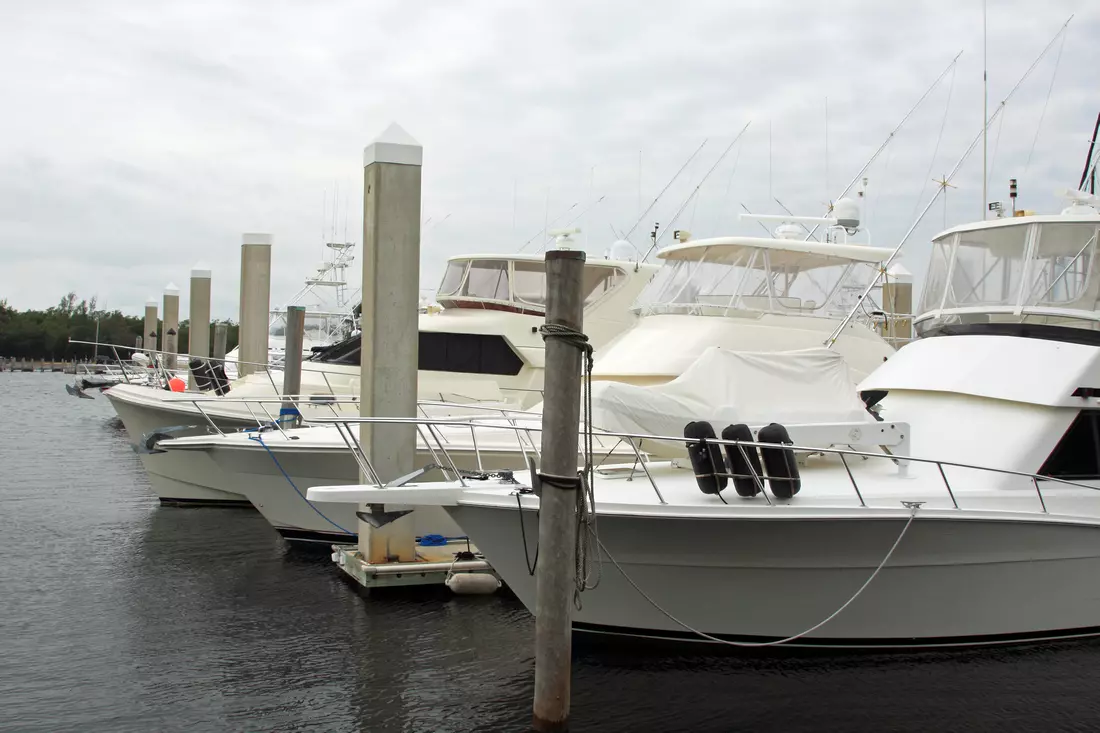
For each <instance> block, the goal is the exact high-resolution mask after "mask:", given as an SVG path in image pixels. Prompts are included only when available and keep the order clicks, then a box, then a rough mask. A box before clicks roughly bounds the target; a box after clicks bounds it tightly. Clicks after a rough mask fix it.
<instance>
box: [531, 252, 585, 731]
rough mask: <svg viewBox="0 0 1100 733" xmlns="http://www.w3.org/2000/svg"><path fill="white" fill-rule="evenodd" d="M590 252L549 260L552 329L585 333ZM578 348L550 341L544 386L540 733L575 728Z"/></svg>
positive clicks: (553, 255)
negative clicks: (572, 688)
mask: <svg viewBox="0 0 1100 733" xmlns="http://www.w3.org/2000/svg"><path fill="white" fill-rule="evenodd" d="M584 260H585V257H584V252H581V251H578V250H551V251H549V252H547V253H546V323H547V325H553V326H564V327H566V328H569V329H572V330H574V331H577V332H580V331H581V330H582V327H583V325H584V324H583V318H584V315H583V313H584V299H583V297H582V295H581V281H582V278H583V275H584ZM582 356H583V353H582V352H581V350H580V349H579V348H577V346H576V345H575V344H572V343H568V342H567V341H565V340H563V339H561V338H548V339H546V361H545V364H546V368H545V376H544V381H543V394H544V400H543V413H542V465H541V466H540V468H539V472H540V473H541V474H543V475H544V476H550V477H558V478H556V479H554V478H551V479H548V480H547V479H544V480H543V481H542V495H541V497H540V498H539V560H538V567H537V568H536V569H535V587H536V596H535V704H534V719H533V724H534V728H535V730H537V731H540V732H543V731H562V730H566V729H567V728H568V726H569V697H570V674H571V664H572V659H573V654H572V652H573V644H572V641H573V637H572V633H573V625H572V622H573V593H574V590H575V588H576V583H575V576H576V567H575V565H576V561H575V559H576V549H577V547H576V545H577V501H578V498H579V497H578V489H577V488H576V481H577V443H578V440H579V436H578V432H579V425H580V410H581V407H580V406H581V357H582Z"/></svg>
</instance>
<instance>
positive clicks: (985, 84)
mask: <svg viewBox="0 0 1100 733" xmlns="http://www.w3.org/2000/svg"><path fill="white" fill-rule="evenodd" d="M985 21H986V0H982V120H983V121H987V120H989V46H988V29H987V28H986V22H985ZM988 129H989V123H988V122H986V124H985V126H984V127H982V221H985V206H986V203H987V202H988V201H989V168H988V163H987V160H988V157H989V141H988V139H987V138H988V135H986V130H988ZM998 139H1000V138H999V137H998Z"/></svg>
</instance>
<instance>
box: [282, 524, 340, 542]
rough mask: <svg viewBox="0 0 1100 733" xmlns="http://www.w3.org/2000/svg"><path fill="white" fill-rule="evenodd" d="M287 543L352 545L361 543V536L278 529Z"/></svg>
mask: <svg viewBox="0 0 1100 733" xmlns="http://www.w3.org/2000/svg"><path fill="white" fill-rule="evenodd" d="M275 529H277V530H278V531H279V534H281V535H282V536H283V539H284V540H286V541H287V542H315V543H322V544H326V545H351V544H355V543H356V542H358V541H359V535H354V534H343V533H342V532H316V531H313V530H309V529H297V528H292V527H276V528H275Z"/></svg>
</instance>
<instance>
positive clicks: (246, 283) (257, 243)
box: [237, 234, 271, 377]
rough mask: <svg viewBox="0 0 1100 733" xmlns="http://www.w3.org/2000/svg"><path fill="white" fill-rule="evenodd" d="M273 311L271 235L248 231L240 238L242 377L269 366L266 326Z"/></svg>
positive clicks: (239, 343) (240, 369)
mask: <svg viewBox="0 0 1100 733" xmlns="http://www.w3.org/2000/svg"><path fill="white" fill-rule="evenodd" d="M270 314H271V235H270V234H245V235H244V236H243V237H242V238H241V321H240V331H239V335H238V337H237V349H238V353H239V354H240V359H241V361H242V362H253V363H252V364H238V365H237V373H238V374H240V375H241V376H242V377H243V376H245V375H247V374H251V373H253V372H257V371H263V370H264V369H265V368H266V367H259V366H255V365H254V364H255V363H263V364H266V363H267V358H268V349H267V344H268V339H267V328H268V321H269V318H270Z"/></svg>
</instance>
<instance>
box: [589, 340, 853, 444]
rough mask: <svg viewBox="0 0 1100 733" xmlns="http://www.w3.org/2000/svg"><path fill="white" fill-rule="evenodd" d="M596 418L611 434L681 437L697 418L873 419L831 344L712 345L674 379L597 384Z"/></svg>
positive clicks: (717, 423)
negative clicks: (762, 348)
mask: <svg viewBox="0 0 1100 733" xmlns="http://www.w3.org/2000/svg"><path fill="white" fill-rule="evenodd" d="M592 413H593V416H592V424H593V426H595V427H598V428H602V429H603V430H608V431H611V432H617V433H618V432H622V433H644V434H649V435H669V436H680V435H683V431H684V426H685V425H686V424H687V423H689V422H691V421H693V420H706V421H708V422H711V423H712V424H713V425H714V427H715V430H717V431H721V429H722V428H723V427H725V426H726V425H730V424H734V423H746V424H748V425H766V424H768V423H772V422H777V423H781V424H784V425H796V424H807V423H845V422H874V418H873V417H871V416H870V415H869V414H868V413H867V411H866V409H864V405H863V402H862V401H861V400H860V398H859V394H858V392H857V389H856V385H855V383H854V382H853V381H852V377H851V375H850V373H849V370H848V365H847V363H846V362H845V361H844V357H843V356H841V355H840V354H839V353H837V352H836V351H833V350H831V349H825V348H812V349H799V350H797V351H780V352H771V353H764V352H738V351H730V350H728V349H722V348H719V347H717V346H712V347H710V348H708V349H707V350H706V351H704V352H703V353H702V354H700V356H699V358H698V359H696V360H695V361H694V362H693V363H692V364H691V366H689V367H688V368H687V369H686V370H685V371H684V372H683V374H681V375H680V376H679V377H677V378H676V379H673V380H672V381H671V382H666V383H664V384H659V385H654V386H649V387H641V386H637V385H633V384H624V383H621V382H594V383H593V384H592Z"/></svg>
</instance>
